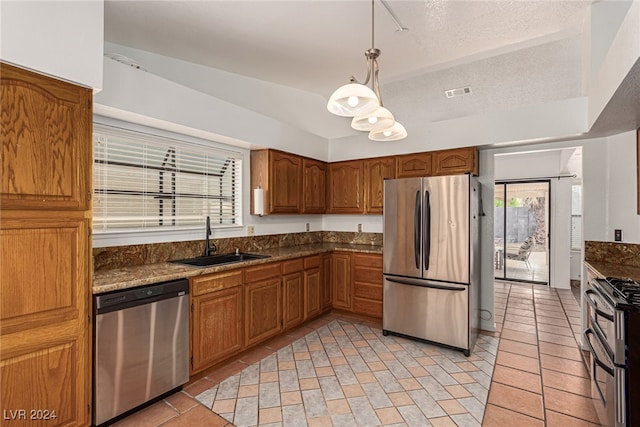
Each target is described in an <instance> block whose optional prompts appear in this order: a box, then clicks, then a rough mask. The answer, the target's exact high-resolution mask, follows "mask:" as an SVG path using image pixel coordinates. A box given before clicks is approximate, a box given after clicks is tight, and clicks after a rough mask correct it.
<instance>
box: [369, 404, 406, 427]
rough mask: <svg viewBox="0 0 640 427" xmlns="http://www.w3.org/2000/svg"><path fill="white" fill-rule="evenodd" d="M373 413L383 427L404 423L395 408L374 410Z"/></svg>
mask: <svg viewBox="0 0 640 427" xmlns="http://www.w3.org/2000/svg"><path fill="white" fill-rule="evenodd" d="M375 411H376V415H377V416H378V419H379V420H380V422H381V423H382V424H384V425H389V424H397V423H402V422H404V419H403V418H402V415H400V412H398V410H397V409H396V408H393V407H391V408H381V409H376V410H375Z"/></svg>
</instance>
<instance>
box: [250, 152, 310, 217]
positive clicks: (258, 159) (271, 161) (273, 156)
mask: <svg viewBox="0 0 640 427" xmlns="http://www.w3.org/2000/svg"><path fill="white" fill-rule="evenodd" d="M258 187H261V188H263V189H264V192H265V208H264V212H265V213H266V214H278V213H282V214H292V213H300V212H301V211H302V157H300V156H296V155H295V154H288V153H283V152H281V151H276V150H257V151H252V152H251V189H252V190H253V189H255V188H258ZM251 212H254V200H253V197H251Z"/></svg>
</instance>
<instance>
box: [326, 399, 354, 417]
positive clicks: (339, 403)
mask: <svg viewBox="0 0 640 427" xmlns="http://www.w3.org/2000/svg"><path fill="white" fill-rule="evenodd" d="M327 409H328V411H329V414H331V415H343V414H350V413H351V407H350V406H349V402H348V401H347V399H337V400H327Z"/></svg>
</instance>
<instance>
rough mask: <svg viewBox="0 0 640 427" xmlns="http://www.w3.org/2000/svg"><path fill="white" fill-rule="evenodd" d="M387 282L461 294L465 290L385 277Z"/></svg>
mask: <svg viewBox="0 0 640 427" xmlns="http://www.w3.org/2000/svg"><path fill="white" fill-rule="evenodd" d="M385 280H386V281H387V282H392V283H398V284H400V285H409V286H421V287H423V288H431V289H442V290H444V291H457V292H462V291H464V290H466V289H467V287H466V286H463V287H460V288H459V287H457V286H455V287H454V286H444V285H436V284H435V283H428V284H422V283H417V282H414V281H409V280H402V279H396V278H391V277H385Z"/></svg>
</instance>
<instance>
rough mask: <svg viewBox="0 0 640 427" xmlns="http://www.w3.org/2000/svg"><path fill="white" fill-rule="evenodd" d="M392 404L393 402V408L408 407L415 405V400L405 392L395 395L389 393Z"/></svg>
mask: <svg viewBox="0 0 640 427" xmlns="http://www.w3.org/2000/svg"><path fill="white" fill-rule="evenodd" d="M387 396H388V397H389V399H390V400H391V402H393V406H396V407H397V406H408V405H413V404H414V402H413V399H412V398H411V396H409V394H408V393H407V392H405V391H399V392H395V393H389V394H388V395H387Z"/></svg>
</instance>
